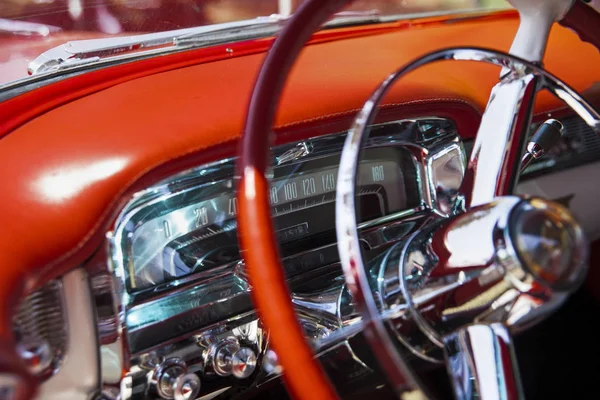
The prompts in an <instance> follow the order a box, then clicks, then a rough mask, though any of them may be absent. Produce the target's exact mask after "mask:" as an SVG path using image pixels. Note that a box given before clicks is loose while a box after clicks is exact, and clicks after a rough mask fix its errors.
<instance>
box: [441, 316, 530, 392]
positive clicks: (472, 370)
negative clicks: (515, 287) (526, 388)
mask: <svg viewBox="0 0 600 400" xmlns="http://www.w3.org/2000/svg"><path fill="white" fill-rule="evenodd" d="M444 343H445V354H446V363H447V366H448V371H451V380H452V386H453V388H454V395H455V398H456V399H457V400H469V399H475V398H478V399H482V400H492V399H502V400H517V399H524V398H525V397H524V394H523V392H522V391H521V383H520V378H519V372H518V371H519V368H518V365H517V364H516V362H514V360H516V357H515V354H514V353H515V351H514V347H513V344H512V340H511V337H510V334H509V332H508V330H507V329H506V326H504V325H503V324H500V323H494V324H490V325H470V326H467V327H465V328H462V329H460V330H458V331H457V332H454V333H452V334H450V335H448V336H446V337H445V338H444ZM490 377H492V378H491V379H490ZM494 378H495V379H494Z"/></svg>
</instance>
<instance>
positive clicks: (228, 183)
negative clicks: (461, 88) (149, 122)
mask: <svg viewBox="0 0 600 400" xmlns="http://www.w3.org/2000/svg"><path fill="white" fill-rule="evenodd" d="M338 162H339V154H335V155H332V156H327V157H319V158H316V159H309V160H307V161H303V162H296V163H292V164H290V165H285V164H284V165H282V166H279V167H276V168H274V170H273V174H274V177H273V178H272V179H271V187H270V190H269V198H270V202H271V206H272V213H273V218H274V221H275V225H276V230H277V238H278V240H279V243H280V246H281V250H282V253H283V256H286V255H292V254H296V253H300V252H302V251H305V250H308V249H310V248H315V247H320V246H323V245H326V244H331V243H334V242H335V229H334V226H335V220H334V215H335V190H336V184H337V182H336V180H337V172H338V168H337V164H338ZM406 174H408V175H409V176H410V177H411V179H410V180H409V181H414V180H415V178H414V176H415V167H414V163H413V162H412V161H411V155H410V153H409V152H408V151H406V149H402V148H378V149H368V150H366V151H365V156H364V160H363V161H362V163H361V164H360V167H359V172H358V185H359V191H358V192H359V196H358V204H359V209H358V210H357V211H358V216H359V220H360V221H372V220H375V219H377V218H380V217H383V216H385V215H389V214H390V213H394V212H398V211H401V210H404V209H406V208H407V207H414V205H415V204H410V203H415V201H417V202H418V199H417V197H418V195H417V194H416V193H415V190H414V188H412V187H411V188H409V189H410V190H409V192H410V193H407V187H406V185H405V182H406V181H407V180H406V179H405V175H406ZM409 199H410V201H409ZM237 208H238V207H237V199H236V194H235V190H234V183H233V179H232V178H229V179H222V180H218V181H214V182H209V183H207V184H204V185H202V186H199V187H196V188H191V189H187V190H182V191H181V192H179V193H175V194H172V195H168V196H166V197H163V198H158V199H157V200H155V201H154V202H153V203H152V206H150V207H145V208H142V209H141V210H140V211H139V212H138V213H136V215H132V216H131V218H130V221H131V223H132V224H133V225H135V227H133V226H132V228H134V229H131V233H130V234H129V236H128V237H127V238H126V240H127V241H128V242H129V244H130V246H128V248H129V252H130V253H129V254H128V261H129V262H128V264H127V266H126V267H127V273H128V286H129V290H130V291H138V290H141V289H145V288H148V287H153V286H156V285H159V284H161V283H164V282H168V281H172V280H176V279H179V278H182V277H184V276H187V275H190V274H195V273H200V272H203V271H206V270H209V269H213V268H215V267H218V266H223V265H228V264H231V263H235V262H237V261H238V260H240V254H239V250H238V247H237V232H236V220H235V217H236V214H237Z"/></svg>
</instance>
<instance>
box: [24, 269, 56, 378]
mask: <svg viewBox="0 0 600 400" xmlns="http://www.w3.org/2000/svg"><path fill="white" fill-rule="evenodd" d="M13 327H14V331H15V336H16V338H17V341H18V343H19V344H20V345H26V344H28V343H44V344H47V345H48V346H49V349H50V353H51V360H50V363H49V366H48V367H47V368H43V369H42V370H40V371H36V372H38V375H40V376H43V377H45V378H48V377H49V376H50V375H52V373H53V372H55V371H56V369H57V368H58V367H59V366H60V363H61V361H62V359H63V358H64V356H65V353H66V350H67V339H68V337H67V334H68V333H67V325H66V315H65V309H64V297H63V287H62V283H61V282H60V281H59V280H53V281H50V282H48V283H47V284H46V285H44V286H43V287H42V288H40V289H38V290H36V291H34V292H33V293H31V294H30V295H28V296H27V297H26V298H25V299H23V301H22V302H21V304H20V305H19V309H18V312H17V313H16V314H15V316H14V318H13Z"/></svg>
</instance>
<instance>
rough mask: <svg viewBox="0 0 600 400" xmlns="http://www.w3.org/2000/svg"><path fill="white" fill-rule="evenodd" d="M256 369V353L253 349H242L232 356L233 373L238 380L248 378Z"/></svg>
mask: <svg viewBox="0 0 600 400" xmlns="http://www.w3.org/2000/svg"><path fill="white" fill-rule="evenodd" d="M255 369H256V353H255V352H254V351H253V350H252V349H250V348H248V347H242V348H240V349H239V350H238V351H236V352H235V353H233V355H232V356H231V373H232V374H233V376H235V377H236V378H238V379H244V378H247V377H249V376H250V375H252V373H253V372H254V370H255Z"/></svg>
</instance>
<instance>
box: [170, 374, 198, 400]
mask: <svg viewBox="0 0 600 400" xmlns="http://www.w3.org/2000/svg"><path fill="white" fill-rule="evenodd" d="M200 385H201V384H200V378H198V375H196V374H194V373H187V374H185V375H181V376H179V377H178V378H177V379H175V384H174V385H173V392H174V396H173V398H174V400H193V399H195V398H196V397H197V396H198V393H199V392H200Z"/></svg>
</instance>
